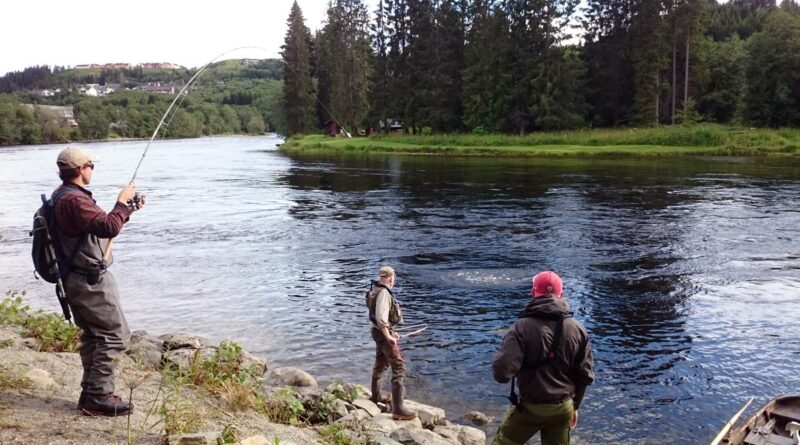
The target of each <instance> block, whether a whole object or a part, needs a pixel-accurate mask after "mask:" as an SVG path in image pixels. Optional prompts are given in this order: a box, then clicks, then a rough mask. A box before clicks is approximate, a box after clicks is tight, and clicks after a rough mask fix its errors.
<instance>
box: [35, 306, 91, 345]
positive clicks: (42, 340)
mask: <svg viewBox="0 0 800 445" xmlns="http://www.w3.org/2000/svg"><path fill="white" fill-rule="evenodd" d="M25 329H26V332H25V335H26V336H27V337H33V338H35V339H36V341H37V343H38V345H39V350H40V351H48V352H75V351H77V350H78V347H79V346H80V337H81V329H80V328H79V327H77V326H75V325H74V324H71V323H68V322H67V321H66V320H64V318H63V317H61V316H60V315H56V314H53V313H50V314H45V313H37V314H36V315H33V316H31V317H28V319H27V320H26V321H25Z"/></svg>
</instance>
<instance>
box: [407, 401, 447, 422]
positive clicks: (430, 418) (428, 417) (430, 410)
mask: <svg viewBox="0 0 800 445" xmlns="http://www.w3.org/2000/svg"><path fill="white" fill-rule="evenodd" d="M405 407H406V408H408V409H410V410H413V411H416V412H417V416H419V420H420V421H421V422H422V425H423V426H424V427H426V428H433V427H434V426H436V425H441V424H443V423H444V420H445V413H444V410H443V409H441V408H437V407H435V406H430V405H425V404H422V403H418V402H415V401H413V400H406V401H405Z"/></svg>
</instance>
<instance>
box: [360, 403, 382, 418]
mask: <svg viewBox="0 0 800 445" xmlns="http://www.w3.org/2000/svg"><path fill="white" fill-rule="evenodd" d="M353 406H355V407H357V408H359V409H363V410H364V411H366V412H368V413H369V415H370V416H377V415H378V414H380V413H381V409H380V408H378V405H376V404H375V403H373V402H372V400H369V399H356V400H354V401H353Z"/></svg>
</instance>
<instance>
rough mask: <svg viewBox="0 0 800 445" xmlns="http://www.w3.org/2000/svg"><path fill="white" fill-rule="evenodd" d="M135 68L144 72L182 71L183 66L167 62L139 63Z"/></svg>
mask: <svg viewBox="0 0 800 445" xmlns="http://www.w3.org/2000/svg"><path fill="white" fill-rule="evenodd" d="M136 66H137V67H140V68H143V69H146V70H179V69H183V66H181V65H178V64H177V63H169V62H156V63H140V64H138V65H136Z"/></svg>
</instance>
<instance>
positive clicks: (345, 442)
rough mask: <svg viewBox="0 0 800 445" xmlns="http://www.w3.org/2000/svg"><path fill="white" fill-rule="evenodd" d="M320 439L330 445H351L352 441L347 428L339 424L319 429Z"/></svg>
mask: <svg viewBox="0 0 800 445" xmlns="http://www.w3.org/2000/svg"><path fill="white" fill-rule="evenodd" d="M319 435H320V436H322V439H323V440H325V441H326V442H328V443H329V444H331V445H353V444H354V442H353V439H352V438H351V437H350V435H348V433H347V427H346V426H344V425H342V424H341V423H333V424H331V425H325V426H323V427H321V428H320V429H319Z"/></svg>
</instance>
